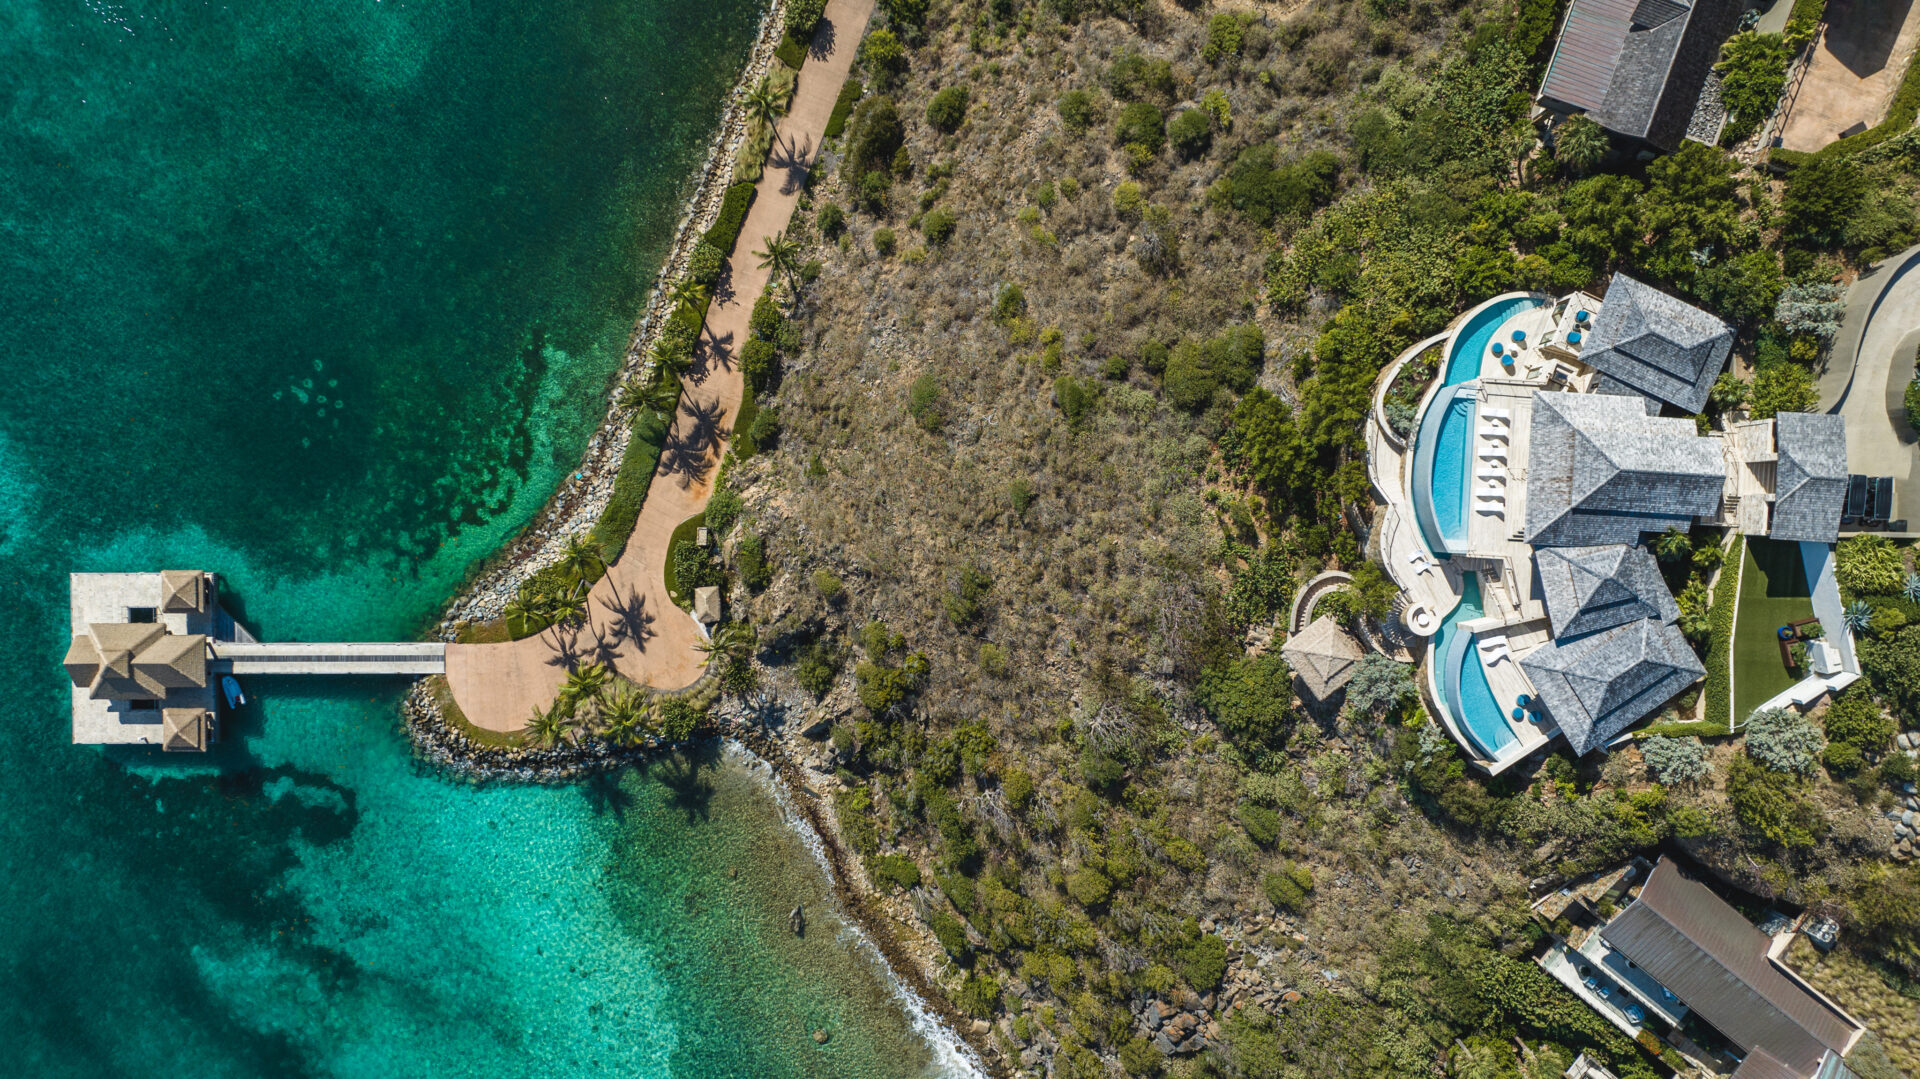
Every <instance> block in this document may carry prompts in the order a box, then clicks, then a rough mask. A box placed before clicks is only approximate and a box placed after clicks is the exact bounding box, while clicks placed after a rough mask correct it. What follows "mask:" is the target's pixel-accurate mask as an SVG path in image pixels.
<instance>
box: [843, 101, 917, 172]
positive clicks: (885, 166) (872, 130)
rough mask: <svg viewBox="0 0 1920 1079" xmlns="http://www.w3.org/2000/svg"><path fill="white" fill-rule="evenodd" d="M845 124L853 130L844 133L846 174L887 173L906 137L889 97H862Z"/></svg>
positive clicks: (898, 112)
mask: <svg viewBox="0 0 1920 1079" xmlns="http://www.w3.org/2000/svg"><path fill="white" fill-rule="evenodd" d="M849 126H850V127H852V129H853V130H852V133H851V134H849V135H848V136H847V158H846V170H847V175H848V176H850V177H852V178H854V179H856V180H858V179H862V178H864V177H866V176H867V175H869V174H873V175H879V176H885V175H886V174H887V173H889V172H890V171H891V170H892V169H893V158H894V155H895V154H897V153H899V152H900V150H901V148H902V144H903V143H904V142H905V141H906V128H905V127H903V126H902V125H901V123H900V110H899V109H898V108H897V107H896V106H895V105H894V103H893V99H892V98H890V97H887V96H886V95H884V94H880V95H876V96H874V97H870V98H867V99H866V100H865V101H862V102H861V103H860V105H859V107H858V108H856V109H854V111H853V121H852V123H851V124H850V125H849Z"/></svg>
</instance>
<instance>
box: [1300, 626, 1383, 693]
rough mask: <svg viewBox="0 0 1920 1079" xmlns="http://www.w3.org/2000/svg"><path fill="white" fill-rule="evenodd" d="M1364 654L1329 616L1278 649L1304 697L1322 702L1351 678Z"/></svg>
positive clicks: (1348, 634)
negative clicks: (1304, 692)
mask: <svg viewBox="0 0 1920 1079" xmlns="http://www.w3.org/2000/svg"><path fill="white" fill-rule="evenodd" d="M1366 654H1367V650H1366V649H1365V648H1364V647H1362V646H1361V644H1360V642H1359V641H1357V640H1354V638H1353V634H1351V633H1348V632H1347V630H1346V627H1344V626H1342V625H1341V624H1340V623H1339V622H1338V621H1336V620H1335V619H1334V617H1333V616H1332V615H1327V614H1323V615H1321V616H1320V617H1318V618H1316V619H1314V620H1313V622H1312V623H1310V624H1309V625H1308V626H1307V628H1306V629H1303V630H1301V631H1300V632H1298V633H1296V634H1294V635H1293V636H1292V637H1289V638H1288V639H1287V643H1286V644H1284V645H1281V646H1280V655H1281V656H1282V657H1284V658H1285V659H1286V661H1287V666H1288V667H1290V668H1292V669H1293V673H1294V675H1295V676H1296V677H1298V678H1299V679H1300V684H1301V686H1302V687H1303V688H1305V690H1306V691H1307V694H1308V695H1309V696H1311V697H1312V698H1313V699H1314V700H1316V701H1324V700H1326V699H1327V698H1328V697H1331V696H1333V695H1334V694H1335V693H1338V692H1339V691H1340V690H1341V688H1342V687H1344V686H1345V685H1346V684H1347V682H1348V681H1350V680H1351V679H1352V678H1353V672H1354V668H1355V667H1356V666H1357V665H1358V664H1359V663H1360V660H1361V659H1362V658H1363V657H1364V656H1366Z"/></svg>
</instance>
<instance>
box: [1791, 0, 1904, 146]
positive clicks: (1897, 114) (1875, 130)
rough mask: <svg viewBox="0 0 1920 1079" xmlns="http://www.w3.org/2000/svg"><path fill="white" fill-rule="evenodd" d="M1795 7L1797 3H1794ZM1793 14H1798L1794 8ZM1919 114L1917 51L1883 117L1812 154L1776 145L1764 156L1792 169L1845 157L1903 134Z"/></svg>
mask: <svg viewBox="0 0 1920 1079" xmlns="http://www.w3.org/2000/svg"><path fill="white" fill-rule="evenodd" d="M1795 6H1796V8H1797V7H1798V5H1795ZM1795 14H1798V11H1797V10H1796V12H1795ZM1916 116H1920V53H1916V54H1915V56H1914V59H1913V60H1911V61H1909V62H1908V63H1907V73H1906V76H1905V77H1903V78H1902V79H1901V80H1900V89H1898V90H1895V91H1894V93H1893V103H1892V104H1890V105H1888V106H1887V118H1886V119H1884V120H1882V121H1880V122H1879V123H1877V124H1875V125H1874V126H1872V127H1870V128H1868V129H1866V130H1865V131H1862V132H1860V133H1859V134H1858V135H1848V136H1847V137H1846V138H1844V139H1841V140H1839V141H1838V142H1833V143H1829V144H1827V145H1825V146H1822V147H1821V148H1820V149H1818V150H1815V151H1813V152H1812V153H1805V152H1802V151H1800V150H1789V149H1787V148H1786V147H1784V146H1782V147H1776V148H1775V149H1774V151H1773V153H1772V154H1771V155H1769V157H1768V158H1767V160H1768V161H1769V162H1771V163H1772V164H1773V165H1775V166H1777V167H1779V168H1782V169H1794V168H1798V167H1799V166H1801V165H1804V164H1806V163H1807V162H1809V161H1813V160H1815V159H1817V158H1822V157H1826V158H1833V157H1846V156H1848V155H1850V154H1857V153H1859V152H1860V151H1862V150H1866V149H1870V148H1872V147H1875V146H1878V145H1880V144H1881V143H1883V142H1885V141H1887V140H1888V139H1890V138H1893V137H1894V136H1895V135H1904V134H1906V133H1907V132H1908V131H1909V130H1911V129H1912V128H1913V121H1914V118H1915V117H1916Z"/></svg>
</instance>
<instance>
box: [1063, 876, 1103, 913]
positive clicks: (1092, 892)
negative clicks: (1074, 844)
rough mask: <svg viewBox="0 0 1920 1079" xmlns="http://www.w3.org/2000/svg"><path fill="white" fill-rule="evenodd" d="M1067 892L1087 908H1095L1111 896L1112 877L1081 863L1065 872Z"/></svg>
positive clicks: (1101, 905)
mask: <svg viewBox="0 0 1920 1079" xmlns="http://www.w3.org/2000/svg"><path fill="white" fill-rule="evenodd" d="M1067 894H1068V895H1070V896H1072V897H1073V901H1074V902H1076V903H1078V904H1080V905H1081V906H1083V907H1085V908H1087V909H1088V910H1097V909H1098V908H1100V907H1104V906H1106V905H1107V900H1109V899H1112V898H1113V879H1112V878H1111V877H1108V876H1107V875H1106V874H1105V873H1102V872H1101V871H1100V870H1098V869H1096V868H1094V867H1093V866H1090V865H1083V866H1081V867H1080V868H1078V869H1076V870H1074V871H1073V872H1071V873H1068V874H1067Z"/></svg>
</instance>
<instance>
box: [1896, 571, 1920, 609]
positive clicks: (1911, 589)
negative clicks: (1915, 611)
mask: <svg viewBox="0 0 1920 1079" xmlns="http://www.w3.org/2000/svg"><path fill="white" fill-rule="evenodd" d="M1900 594H1901V595H1903V596H1905V597H1907V598H1908V599H1910V600H1912V601H1913V602H1915V603H1920V573H1909V574H1907V581H1906V583H1905V584H1903V585H1901V586H1900Z"/></svg>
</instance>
